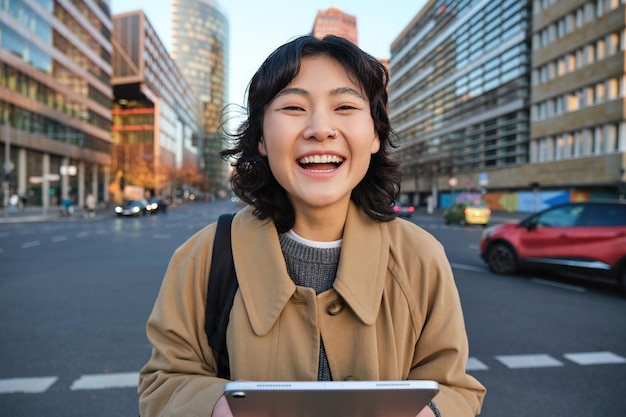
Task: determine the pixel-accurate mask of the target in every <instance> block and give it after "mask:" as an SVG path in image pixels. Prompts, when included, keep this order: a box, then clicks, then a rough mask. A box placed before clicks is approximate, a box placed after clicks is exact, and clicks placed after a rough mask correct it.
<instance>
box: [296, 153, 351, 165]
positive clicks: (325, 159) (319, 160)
mask: <svg viewBox="0 0 626 417" xmlns="http://www.w3.org/2000/svg"><path fill="white" fill-rule="evenodd" d="M299 162H300V163H301V164H340V163H342V162H343V158H342V157H340V156H337V155H311V156H305V157H304V158H302V159H300V161H299Z"/></svg>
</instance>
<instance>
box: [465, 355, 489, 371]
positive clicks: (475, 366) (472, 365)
mask: <svg viewBox="0 0 626 417" xmlns="http://www.w3.org/2000/svg"><path fill="white" fill-rule="evenodd" d="M488 369H489V367H488V366H487V365H485V364H484V363H483V362H481V361H479V360H478V359H476V358H469V359H468V360H467V366H466V367H465V370H467V371H486V370H488Z"/></svg>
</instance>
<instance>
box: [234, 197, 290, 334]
mask: <svg viewBox="0 0 626 417" xmlns="http://www.w3.org/2000/svg"><path fill="white" fill-rule="evenodd" d="M232 245H233V259H234V261H235V270H236V271H237V281H238V282H239V289H240V291H241V295H242V297H243V302H244V305H245V306H246V311H247V312H248V317H249V318H250V323H251V325H252V329H253V330H254V332H255V334H256V335H257V336H263V335H266V334H267V333H268V332H269V331H270V329H271V328H272V326H273V325H274V323H275V322H276V320H277V318H278V316H279V315H280V312H281V311H282V310H283V307H284V306H285V304H286V303H287V301H289V299H290V298H291V296H292V295H293V293H294V292H295V290H296V285H295V284H294V283H293V281H292V280H291V278H289V275H288V274H287V267H286V265H285V258H284V257H283V253H282V251H281V249H280V242H279V240H278V232H277V231H276V227H275V226H274V223H273V222H271V221H267V220H266V221H262V220H259V219H257V218H256V217H255V216H254V215H253V214H252V209H251V208H250V207H247V208H245V209H243V210H242V211H241V212H239V213H238V214H237V215H236V216H235V218H234V220H233V228H232Z"/></svg>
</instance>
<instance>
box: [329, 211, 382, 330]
mask: <svg viewBox="0 0 626 417" xmlns="http://www.w3.org/2000/svg"><path fill="white" fill-rule="evenodd" d="M388 260H389V233H388V229H387V227H386V225H385V224H384V223H377V222H374V221H373V220H371V219H370V218H368V217H367V216H366V215H365V214H364V213H363V212H362V211H361V210H359V209H358V208H357V207H356V206H355V205H354V203H351V204H350V209H349V211H348V218H347V221H346V226H345V229H344V234H343V244H342V248H341V257H340V261H339V269H338V271H337V278H336V279H335V284H334V287H335V289H336V290H337V292H338V293H339V294H340V295H341V297H342V298H343V299H344V301H345V302H346V303H348V305H349V306H350V308H351V309H352V310H353V311H354V313H355V314H356V315H357V316H358V317H359V319H360V320H361V321H363V323H365V324H373V323H374V322H375V321H376V317H377V316H378V310H379V308H380V302H381V298H382V295H383V288H384V285H385V276H386V272H387V263H388Z"/></svg>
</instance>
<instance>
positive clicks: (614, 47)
mask: <svg viewBox="0 0 626 417" xmlns="http://www.w3.org/2000/svg"><path fill="white" fill-rule="evenodd" d="M619 48H620V47H619V35H618V34H617V33H611V34H610V35H609V36H608V37H607V51H606V54H607V55H609V56H611V55H615V54H616V53H617V52H618V51H619Z"/></svg>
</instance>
